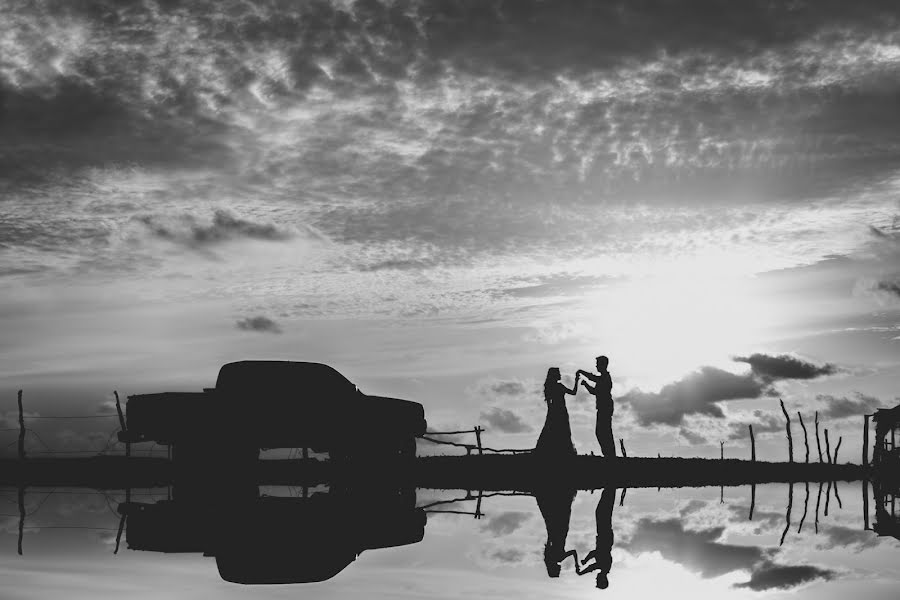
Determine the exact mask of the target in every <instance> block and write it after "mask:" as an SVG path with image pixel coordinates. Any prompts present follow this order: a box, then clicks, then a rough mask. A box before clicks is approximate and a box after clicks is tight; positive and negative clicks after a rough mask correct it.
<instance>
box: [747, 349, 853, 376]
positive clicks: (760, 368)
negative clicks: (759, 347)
mask: <svg viewBox="0 0 900 600" xmlns="http://www.w3.org/2000/svg"><path fill="white" fill-rule="evenodd" d="M734 360H735V362H743V363H747V364H748V365H750V369H751V371H752V372H753V374H754V375H757V376H758V377H760V378H761V379H762V380H763V381H767V382H771V381H778V380H781V379H815V378H817V377H822V376H824V375H833V374H834V373H836V372H837V371H838V369H837V367H836V366H835V365H833V364H829V363H826V364H824V365H816V364H813V363H811V362H808V361H805V360H803V359H800V358H797V357H795V356H791V355H789V354H779V355H777V356H774V355H769V354H759V353H756V354H751V355H750V356H736V357H735V358H734Z"/></svg>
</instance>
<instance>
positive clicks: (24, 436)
mask: <svg viewBox="0 0 900 600" xmlns="http://www.w3.org/2000/svg"><path fill="white" fill-rule="evenodd" d="M113 393H114V394H115V397H116V404H117V406H118V404H119V394H118V392H113ZM18 409H19V415H18V421H19V426H18V427H4V428H0V433H9V432H14V431H16V432H18V433H19V436H18V438H17V439H16V440H13V441H12V442H10V443H8V444H6V445H5V446H2V448H3V450H6V449H8V448H10V447H11V446H14V445H18V452H17V455H18V457H19V458H20V459H24V458H26V457H27V456H83V455H94V456H108V455H110V454H111V453H113V452H114V451H115V450H117V449H118V447H120V446H124V445H125V444H124V443H123V442H121V441H119V439H118V437H117V434H118V432H119V431H121V430H122V429H123V427H122V425H123V418H122V415H121V413H119V414H95V415H83V414H82V415H79V414H54V415H44V414H37V415H28V414H26V413H25V410H24V408H23V403H22V390H19V392H18ZM104 419H117V422H116V424H115V425H114V426H113V427H112V429H111V430H104V431H102V432H100V433H102V434H103V435H107V434H108V437H107V438H106V442H105V443H104V444H103V445H102V446H98V447H95V448H92V449H86V448H79V449H63V448H59V447H53V446H51V445H50V444H48V443H47V441H46V440H45V439H44V438H43V436H41V434H40V433H39V432H38V431H36V430H35V429H34V428H32V427H28V426H27V424H28V423H30V422H32V421H37V422H43V421H83V420H100V421H102V420H104ZM29 441H32V442H36V443H37V444H39V445H40V446H39V447H40V448H42V449H40V450H34V449H33V448H26V445H27V443H28V442H29ZM157 446H158V444H155V443H154V444H152V445H151V446H149V447H147V448H138V449H134V450H132V448H130V444H129V445H127V446H125V451H124V454H125V455H126V456H129V455H130V454H131V453H132V452H134V451H137V452H141V453H146V455H147V456H153V453H154V451H155V450H156V449H157Z"/></svg>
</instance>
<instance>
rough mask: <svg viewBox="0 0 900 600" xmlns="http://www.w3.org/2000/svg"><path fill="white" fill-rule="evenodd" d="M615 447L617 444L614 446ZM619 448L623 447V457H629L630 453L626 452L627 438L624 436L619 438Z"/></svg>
mask: <svg viewBox="0 0 900 600" xmlns="http://www.w3.org/2000/svg"><path fill="white" fill-rule="evenodd" d="M613 448H615V446H613ZM619 448H621V449H622V458H628V453H627V452H625V440H624V439H622V438H619Z"/></svg>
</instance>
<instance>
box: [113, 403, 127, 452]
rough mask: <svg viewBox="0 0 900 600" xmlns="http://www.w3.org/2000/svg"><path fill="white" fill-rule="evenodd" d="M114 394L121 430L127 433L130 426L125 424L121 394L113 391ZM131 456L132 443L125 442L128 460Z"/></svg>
mask: <svg viewBox="0 0 900 600" xmlns="http://www.w3.org/2000/svg"><path fill="white" fill-rule="evenodd" d="M113 394H115V396H116V413H117V414H118V415H119V429H121V430H122V431H127V430H128V426H127V425H126V424H125V414H124V413H123V412H122V403H121V402H119V392H118V391H115V390H113ZM126 439H127V438H126ZM129 456H131V442H125V458H128V457H129Z"/></svg>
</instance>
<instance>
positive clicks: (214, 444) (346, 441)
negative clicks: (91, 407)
mask: <svg viewBox="0 0 900 600" xmlns="http://www.w3.org/2000/svg"><path fill="white" fill-rule="evenodd" d="M424 433H425V413H424V410H423V408H422V405H421V404H419V403H417V402H410V401H408V400H399V399H396V398H384V397H381V396H367V395H366V394H363V393H362V392H361V391H360V390H359V389H358V388H357V387H356V386H355V385H353V384H352V383H350V382H349V381H348V380H347V379H346V378H345V377H344V376H343V375H341V374H340V373H338V372H337V371H336V370H334V369H333V368H331V367H329V366H327V365H323V364H319V363H308V362H287V361H243V362H235V363H229V364H227V365H225V366H223V367H222V368H221V370H220V371H219V377H218V379H217V380H216V387H215V388H207V389H205V390H204V391H203V392H198V393H191V392H164V393H159V394H140V395H135V396H130V397H129V398H128V404H127V406H126V428H125V430H124V431H122V432H120V434H119V439H120V440H121V441H123V442H140V441H153V442H156V443H158V444H167V445H174V447H175V453H176V457H179V458H185V457H187V456H190V457H192V458H205V457H206V456H207V455H209V456H210V457H212V456H215V457H219V458H221V457H223V456H224V455H229V456H231V457H244V458H249V457H255V456H256V455H257V454H258V451H259V449H261V448H302V447H305V448H310V449H312V450H313V451H314V452H328V453H329V454H330V455H331V456H332V458H346V457H349V456H352V455H354V454H356V453H365V454H366V455H374V456H389V455H402V456H414V455H415V447H416V443H415V438H416V437H418V436H421V435H422V434H424Z"/></svg>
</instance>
